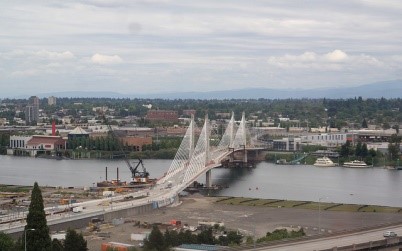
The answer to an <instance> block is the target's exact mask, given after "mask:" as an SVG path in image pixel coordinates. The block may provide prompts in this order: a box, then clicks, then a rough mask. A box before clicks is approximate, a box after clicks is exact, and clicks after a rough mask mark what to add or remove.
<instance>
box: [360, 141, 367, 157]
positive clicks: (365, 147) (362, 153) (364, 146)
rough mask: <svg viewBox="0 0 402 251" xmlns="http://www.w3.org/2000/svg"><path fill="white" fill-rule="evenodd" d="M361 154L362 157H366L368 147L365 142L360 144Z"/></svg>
mask: <svg viewBox="0 0 402 251" xmlns="http://www.w3.org/2000/svg"><path fill="white" fill-rule="evenodd" d="M361 156H362V157H363V158H366V157H367V156H368V148H367V144H366V143H363V145H362V150H361Z"/></svg>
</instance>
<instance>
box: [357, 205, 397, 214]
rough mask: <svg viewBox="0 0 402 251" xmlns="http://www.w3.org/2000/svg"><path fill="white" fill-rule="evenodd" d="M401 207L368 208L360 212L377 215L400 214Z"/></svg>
mask: <svg viewBox="0 0 402 251" xmlns="http://www.w3.org/2000/svg"><path fill="white" fill-rule="evenodd" d="M400 210H401V209H400V208H399V207H382V206H367V207H365V208H363V209H361V210H360V212H376V213H399V212H400Z"/></svg>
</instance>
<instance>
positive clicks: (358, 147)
mask: <svg viewBox="0 0 402 251" xmlns="http://www.w3.org/2000/svg"><path fill="white" fill-rule="evenodd" d="M355 155H356V156H357V157H361V156H362V143H361V142H357V144H356V147H355Z"/></svg>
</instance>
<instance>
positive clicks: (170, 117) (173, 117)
mask: <svg viewBox="0 0 402 251" xmlns="http://www.w3.org/2000/svg"><path fill="white" fill-rule="evenodd" d="M145 119H147V120H149V121H152V122H158V121H160V122H178V121H179V116H178V113H177V111H169V110H149V111H148V113H147V115H146V116H145Z"/></svg>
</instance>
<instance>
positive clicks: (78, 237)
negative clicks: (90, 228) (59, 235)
mask: <svg viewBox="0 0 402 251" xmlns="http://www.w3.org/2000/svg"><path fill="white" fill-rule="evenodd" d="M64 250H74V251H87V250H88V247H87V241H86V240H85V239H84V237H83V236H82V233H79V234H78V233H77V231H75V230H74V229H68V230H67V233H66V239H65V240H64Z"/></svg>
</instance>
